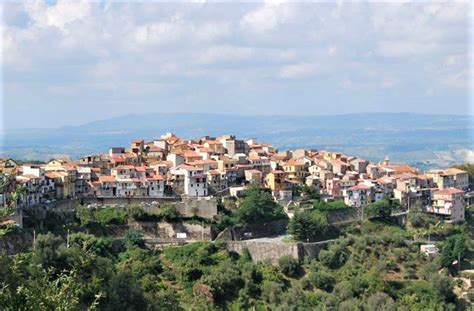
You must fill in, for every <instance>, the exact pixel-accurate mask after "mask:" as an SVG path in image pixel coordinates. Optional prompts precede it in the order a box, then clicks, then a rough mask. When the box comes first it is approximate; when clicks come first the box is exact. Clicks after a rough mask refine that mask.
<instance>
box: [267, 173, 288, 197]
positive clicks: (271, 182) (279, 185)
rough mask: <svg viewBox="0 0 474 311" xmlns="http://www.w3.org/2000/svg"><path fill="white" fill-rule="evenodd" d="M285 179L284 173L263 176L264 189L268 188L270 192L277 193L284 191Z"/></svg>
mask: <svg viewBox="0 0 474 311" xmlns="http://www.w3.org/2000/svg"><path fill="white" fill-rule="evenodd" d="M285 177H286V173H285V172H284V171H280V170H275V171H271V172H270V173H268V174H267V175H266V176H265V183H264V184H265V187H267V188H270V189H271V190H272V192H279V191H280V190H285V188H286V183H285Z"/></svg>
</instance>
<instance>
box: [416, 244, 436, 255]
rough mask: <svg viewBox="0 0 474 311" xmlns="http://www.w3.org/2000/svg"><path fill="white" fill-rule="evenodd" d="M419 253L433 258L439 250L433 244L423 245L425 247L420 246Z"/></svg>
mask: <svg viewBox="0 0 474 311" xmlns="http://www.w3.org/2000/svg"><path fill="white" fill-rule="evenodd" d="M420 252H422V253H423V254H425V255H426V256H428V257H433V256H436V255H438V253H439V249H438V248H437V247H436V245H434V244H425V245H420Z"/></svg>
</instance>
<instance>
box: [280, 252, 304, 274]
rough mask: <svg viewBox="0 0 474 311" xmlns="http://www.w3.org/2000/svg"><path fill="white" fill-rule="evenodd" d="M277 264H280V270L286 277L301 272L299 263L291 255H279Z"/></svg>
mask: <svg viewBox="0 0 474 311" xmlns="http://www.w3.org/2000/svg"><path fill="white" fill-rule="evenodd" d="M278 265H279V266H280V270H281V272H282V273H283V274H284V275H286V276H288V277H291V278H294V277H297V276H298V275H300V274H301V265H300V263H299V262H298V260H296V259H294V258H293V257H292V256H291V255H285V256H283V257H280V259H278Z"/></svg>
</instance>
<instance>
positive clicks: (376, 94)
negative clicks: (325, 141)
mask: <svg viewBox="0 0 474 311" xmlns="http://www.w3.org/2000/svg"><path fill="white" fill-rule="evenodd" d="M472 9H473V7H472V5H471V4H470V3H469V2H468V1H464V2H416V3H413V2H406V1H404V2H402V1H397V2H345V1H337V2H313V3H309V2H291V3H286V2H281V1H278V2H276V1H265V2H242V3H235V2H233V3H230V2H227V3H225V2H220V3H211V2H206V1H198V2H180V3H178V2H132V1H129V2H111V1H101V2H90V1H47V2H43V1H33V2H7V3H4V4H3V5H2V22H1V30H2V49H1V50H2V53H1V57H2V58H1V65H2V76H1V85H2V97H1V100H2V108H3V109H2V112H1V113H2V120H3V121H2V123H3V124H2V128H3V129H11V128H45V127H59V126H67V125H79V124H83V123H87V122H90V121H94V120H100V119H107V118H111V117H115V116H121V115H126V114H130V113H138V114H140V113H143V114H146V113H157V112H158V113H159V112H166V113H168V112H197V113H201V112H202V113H216V114H220V113H225V114H245V115H250V114H259V115H321V114H340V113H361V112H362V113H364V112H413V113H432V114H461V115H465V114H472V111H473V110H474V109H472V107H473V98H472V96H471V90H472V89H473V82H472V79H471V75H472V71H473V69H472V64H471V60H472V58H473V52H472V49H470V47H471V45H472V39H473V38H472V33H473V32H472V28H473V26H472V23H470V20H471V18H472V16H470V14H471V13H472Z"/></svg>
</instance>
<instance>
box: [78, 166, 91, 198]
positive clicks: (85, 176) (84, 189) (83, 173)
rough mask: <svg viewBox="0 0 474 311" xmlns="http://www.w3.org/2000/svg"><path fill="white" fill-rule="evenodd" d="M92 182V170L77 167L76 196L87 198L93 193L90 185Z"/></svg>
mask: <svg viewBox="0 0 474 311" xmlns="http://www.w3.org/2000/svg"><path fill="white" fill-rule="evenodd" d="M91 181H92V168H90V167H85V166H78V167H77V176H76V195H79V196H86V195H88V194H90V193H91V190H92V189H91V187H90V183H91Z"/></svg>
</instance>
